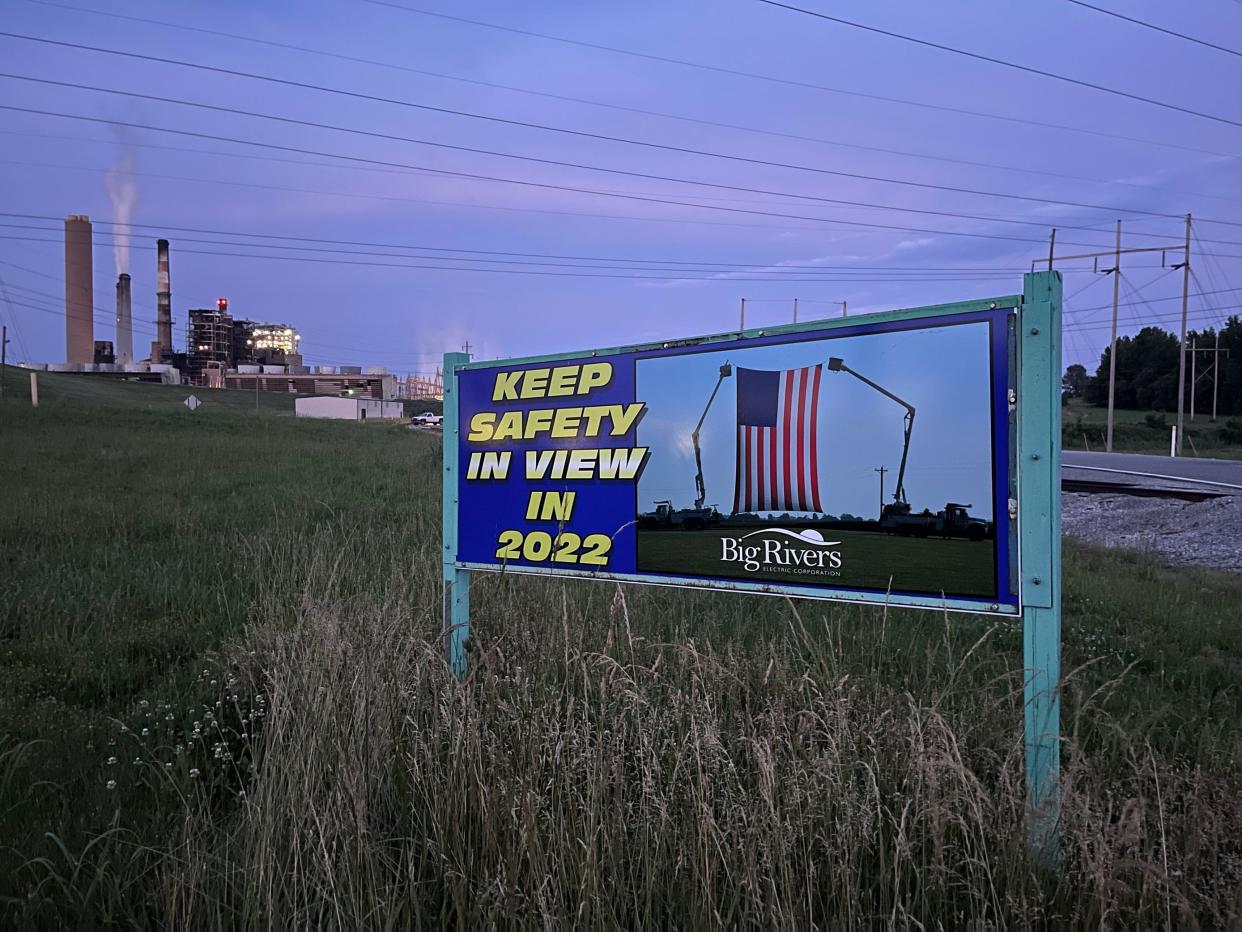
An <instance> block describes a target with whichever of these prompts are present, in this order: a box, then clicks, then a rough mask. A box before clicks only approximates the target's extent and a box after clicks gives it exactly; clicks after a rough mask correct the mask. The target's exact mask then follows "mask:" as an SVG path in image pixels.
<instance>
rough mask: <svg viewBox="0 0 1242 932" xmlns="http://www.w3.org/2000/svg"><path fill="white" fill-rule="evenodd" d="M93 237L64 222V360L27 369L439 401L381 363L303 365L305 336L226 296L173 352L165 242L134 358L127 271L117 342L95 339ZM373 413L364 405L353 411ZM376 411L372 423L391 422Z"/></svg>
mask: <svg viewBox="0 0 1242 932" xmlns="http://www.w3.org/2000/svg"><path fill="white" fill-rule="evenodd" d="M93 252H94V234H93V228H92V226H91V222H90V218H88V217H87V216H85V215H81V214H70V215H69V216H68V217H66V218H65V362H63V363H46V364H44V363H32V362H27V363H25V365H26V366H27V367H28V368H32V369H42V370H47V371H52V372H80V373H88V374H91V375H98V376H104V377H109V378H114V379H124V380H127V381H140V382H160V383H163V384H174V385H176V384H181V382H182V379H183V374H184V378H185V380H186V381H188V382H190V383H191V384H194V385H201V386H204V387H210V388H234V389H243V390H247V391H265V392H286V393H290V394H299V395H319V396H324V395H329V396H340V397H342V398H343V399H345V400H347V401H351V402H353V403H355V408H357V405H356V403H357V402H358V401H368V402H369V401H375V402H379V401H384V400H387V399H392V398H396V397H397V396H398V395H399V394H401V393H402V392H405V393H408V394H410V396H411V397H418V398H431V397H439V396H440V395H441V394H442V392H443V388H442V384H441V377H440V375H439V373H437V374H436V377H435V379H434V380H432V379H427V378H419V377H414V376H410V377H407V378H406V379H404V380H403V381H402V382H400V383H398V381H397V378H396V377H395V376H393V375H391V374H389V372H388V370H387V369H385V368H384V367H382V366H368V367H366V368H365V369H363V368H362V367H360V366H339V367H337V366H314V367H310V366H306V365H303V362H302V355H301V353H300V350H299V348H300V345H301V340H302V337H301V335H300V334H299V333H298V331H297V329H296V328H295V327H292V326H290V325H289V324H287V323H263V322H260V321H254V320H242V319H240V318H237V317H234V316H233V315H232V314H231V313H230V312H229V303H228V299H227V298H219V299H217V301H216V306H215V308H194V309H191V310H190V311H189V312H188V315H187V320H186V330H185V335H186V352H184V353H179V352H177V351H176V350H174V348H173V338H172V333H173V318H172V276H171V272H170V265H169V245H168V240H166V239H161V240H157V241H156V270H155V271H156V285H155V291H156V294H155V297H156V319H155V325H156V332H155V339H154V340H153V341H152V342H151V344H150V347H151V350H150V356H149V358H148V359H146V360H140V359H135V358H134V348H133V310H132V304H133V295H132V292H133V284H132V281H131V278H130V276H129V274H128V273H127V272H122V273H121V274H119V275H118V276H117V280H116V339H115V341H110V340H96V339H95V332H94V311H95V307H94V293H93V280H92V275H93V270H94V267H93ZM357 410H359V411H372V409H370V408H365V407H364V408H357ZM380 410H381V409H374V411H373V412H372V413H370V414H369V416H371V417H377V416H394V415H387V414H381V413H379V412H380Z"/></svg>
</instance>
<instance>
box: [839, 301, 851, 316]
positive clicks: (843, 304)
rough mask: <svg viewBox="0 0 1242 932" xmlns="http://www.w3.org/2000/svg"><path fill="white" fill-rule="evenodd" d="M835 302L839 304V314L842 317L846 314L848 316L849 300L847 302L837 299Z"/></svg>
mask: <svg viewBox="0 0 1242 932" xmlns="http://www.w3.org/2000/svg"><path fill="white" fill-rule="evenodd" d="M836 303H837V304H839V305H841V316H842V317H848V316H849V314H850V302H848V301H837V302H836Z"/></svg>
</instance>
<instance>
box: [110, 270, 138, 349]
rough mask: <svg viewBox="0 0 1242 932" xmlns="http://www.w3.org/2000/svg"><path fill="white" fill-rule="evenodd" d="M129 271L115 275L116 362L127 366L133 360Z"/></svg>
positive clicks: (132, 325) (132, 324) (132, 323)
mask: <svg viewBox="0 0 1242 932" xmlns="http://www.w3.org/2000/svg"><path fill="white" fill-rule="evenodd" d="M131 302H132V298H131V295H130V283H129V273H128V272H122V273H121V274H120V275H118V276H117V277H116V344H115V347H114V352H115V353H116V363H117V365H119V366H127V365H129V364H130V363H132V362H133V361H134V322H133V308H132V303H131Z"/></svg>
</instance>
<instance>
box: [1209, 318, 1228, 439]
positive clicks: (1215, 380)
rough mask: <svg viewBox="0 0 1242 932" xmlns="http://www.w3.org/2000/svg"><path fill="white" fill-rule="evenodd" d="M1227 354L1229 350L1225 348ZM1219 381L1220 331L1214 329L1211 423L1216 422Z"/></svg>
mask: <svg viewBox="0 0 1242 932" xmlns="http://www.w3.org/2000/svg"><path fill="white" fill-rule="evenodd" d="M1225 355H1226V356H1228V355H1229V350H1225ZM1219 383H1220V331H1219V330H1217V331H1216V350H1215V352H1214V353H1213V354H1212V423H1213V424H1215V423H1216V389H1217V386H1218V385H1219Z"/></svg>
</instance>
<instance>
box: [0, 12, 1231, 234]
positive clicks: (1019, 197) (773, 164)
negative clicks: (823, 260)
mask: <svg viewBox="0 0 1242 932" xmlns="http://www.w3.org/2000/svg"><path fill="white" fill-rule="evenodd" d="M762 2H768V0H762ZM0 36H8V37H10V38H19V39H32V41H36V42H48V43H51V44H54V45H65V46H70V47H74V48H82V49H89V50H91V51H99V52H104V53H107V54H115V55H123V56H126V57H134V58H140V59H147V60H150V61H158V62H163V63H168V64H176V65H182V66H184V67H188V68H195V69H202V70H205V71H211V72H219V73H223V74H229V75H234V76H238V77H245V78H250V79H253V80H258V81H268V82H272V83H276V84H281V85H286V86H291V87H298V88H303V89H308V90H315V91H320V92H322V93H328V94H337V95H341V96H345V97H351V98H358V99H362V100H367V101H371V102H376V103H387V104H392V105H395V106H401V107H409V108H413V109H417V110H425V111H428V112H433V113H441V114H447V115H451V116H459V117H464V118H469V119H477V120H484V121H487V122H493V123H501V124H504V125H507V126H519V127H523V128H526V129H537V130H541V131H544V132H551V133H561V134H565V135H570V136H575V137H578V138H585V139H594V140H598V141H603V142H612V143H619V144H623V145H631V146H638V147H641V148H646V149H655V150H658V151H662V152H675V153H678V154H681V155H695V156H700V157H704V158H714V159H721V160H724V161H729V162H738V163H742V164H746V165H757V166H762V167H765V168H781V169H787V170H790V171H799V172H806V173H809V174H816V175H828V176H831V177H835V178H849V179H852V180H855V181H872V182H876V183H879V184H893V185H900V186H902V187H913V188H921V189H923V190H928V191H944V192H951V193H955V194H970V195H974V196H977V197H992V198H1000V199H1004V200H1012V201H1021V202H1023V203H1029V204H1049V205H1053V206H1060V207H1076V208H1081V209H1085V210H1107V211H1111V212H1120V213H1128V214H1139V215H1142V216H1148V217H1161V218H1167V219H1170V220H1172V219H1177V218H1178V216H1179V215H1178V214H1172V213H1164V212H1161V211H1154V210H1143V209H1141V208H1134V207H1118V206H1115V205H1107V204H1091V203H1084V202H1081V201H1070V200H1061V199H1056V198H1046V197H1036V196H1034V195H1028V194H1014V193H1012V192H1004V191H989V190H985V189H981V188H967V187H960V186H957V185H943V184H933V183H931V182H924V181H913V180H910V179H905V178H889V177H885V176H882V175H868V174H863V173H861V172H847V171H841V170H838V169H831V168H820V167H816V166H813V165H799V164H796V163H791V162H777V161H774V160H771V159H758V158H750V157H748V156H741V155H734V154H731V153H723V152H713V151H711V150H708V149H695V148H691V147H687V146H674V145H669V144H665V143H658V142H650V141H646V140H640V139H629V138H627V137H624V136H611V135H607V134H604V133H592V132H587V131H584V130H575V129H569V128H566V127H558V126H550V125H548V124H543V123H532V122H528V121H524V120H512V119H508V118H505V117H497V116H490V115H487V114H479V113H472V112H470V111H466V110H455V109H451V108H446V107H435V106H431V105H428V104H418V103H413V102H411V101H404V100H399V99H397V98H392V97H379V96H377V95H373V94H360V93H356V92H354V91H346V90H343V89H340V88H333V87H327V86H325V85H317V84H307V83H305V82H301V81H289V80H285V79H283V78H273V77H269V76H266V75H256V74H253V73H249V72H243V71H236V70H233V69H228V68H217V67H213V66H209V65H199V64H195V63H190V62H177V61H174V60H173V59H164V58H159V57H156V56H149V55H140V54H138V53H135V52H120V51H116V50H114V49H102V48H98V47H95V46H85V45H78V44H76V43H71V42H58V41H54V40H49V39H39V38H37V37H30V36H24V35H20V34H18V33H9V32H0ZM0 77H2V78H9V79H10V80H17V81H30V82H34V83H37V84H48V85H52V86H56V87H70V88H74V89H76V90H87V91H92V92H95V93H101V94H114V95H119V96H125V97H136V98H139V99H142V100H153V101H158V102H160V103H169V104H174V105H177V106H182V107H194V108H197V109H203V110H211V111H213V112H217V113H228V114H231V115H234V116H247V117H252V118H255V119H263V120H273V121H276V122H281V123H290V124H293V125H297V126H307V127H313V128H316V129H327V130H331V131H333V132H343V133H350V134H360V135H366V136H373V137H376V138H381V139H387V140H390V141H398V142H406V143H411V144H414V145H420V146H430V147H434V148H439V149H449V150H451V151H455V152H469V153H471V154H475V155H487V156H492V157H495V158H505V159H516V160H519V161H527V162H537V163H540V164H544V165H555V166H557V167H559V168H576V169H581V170H585V171H595V172H604V173H607V174H617V175H623V176H626V177H631V178H643V179H646V180H654V181H668V182H672V183H675V184H691V185H698V186H705V187H712V188H723V189H725V190H736V191H744V192H747V193H751V194H766V195H769V196H773V195H775V196H779V197H792V198H798V199H800V200H813V201H819V202H826V203H831V204H837V205H841V206H848V207H863V208H867V209H872V210H898V211H901V212H908V213H931V214H933V215H937V216H946V215H952V216H962V215H961V214H949V213H947V212H944V211H927V210H914V209H912V208H904V207H894V206H892V205H882V204H874V203H869V202H864V201H848V200H842V199H839V198H822V197H816V196H812V195H802V194H792V193H786V192H777V191H768V190H764V189H761V188H749V187H741V186H735V185H721V184H717V183H710V182H704V181H699V180H695V179H685V178H675V177H669V176H664V175H656V174H651V173H647V172H633V171H629V170H626V169H617V168H608V167H605V166H598V165H588V164H585V163H581V162H565V161H560V160H557V159H548V158H541V157H537V156H530V155H521V154H519V153H514V152H503V151H500V150H495V149H483V148H478V147H475V146H462V145H456V144H452V143H445V142H437V141H435V140H431V139H419V138H416V137H409V136H397V135H394V134H389V133H377V132H373V131H370V130H362V129H358V128H357V127H345V126H337V125H335V124H330V123H321V122H318V121H311V120H300V119H296V118H293V117H287V116H282V115H280V114H270V113H259V112H256V111H251V110H242V109H239V108H235V107H225V106H222V105H219V104H208V103H202V102H199V101H192V100H183V99H180V98H176V97H167V96H164V95H159V94H145V93H142V92H138V91H124V90H120V89H117V88H110V87H101V86H98V85H91V84H82V83H79V82H75V81H57V80H54V79H51V78H37V77H33V76H31V75H23V74H13V73H10V72H0ZM1238 125H1239V126H1242V123H1240V124H1238ZM967 216H968V219H979V218H978V217H977V216H969V215H967ZM988 219H995V218H988ZM1003 222H1019V221H1003ZM1020 222H1022V223H1024V224H1026V225H1032V226H1039V227H1045V226H1048V224H1047V223H1040V222H1034V221H1020ZM1201 222H1205V223H1210V222H1214V221H1210V220H1207V219H1203V220H1202V221H1201ZM1221 222H1224V221H1221ZM1238 225H1240V226H1242V224H1238Z"/></svg>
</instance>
